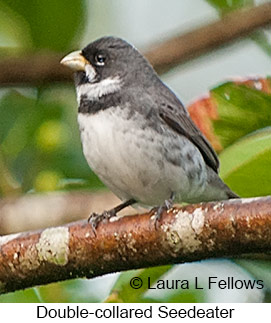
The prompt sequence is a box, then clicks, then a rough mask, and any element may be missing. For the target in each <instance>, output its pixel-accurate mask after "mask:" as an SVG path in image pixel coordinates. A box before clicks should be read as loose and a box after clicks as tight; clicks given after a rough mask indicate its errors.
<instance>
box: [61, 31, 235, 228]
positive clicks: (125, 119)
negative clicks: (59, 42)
mask: <svg viewBox="0 0 271 323" xmlns="http://www.w3.org/2000/svg"><path fill="white" fill-rule="evenodd" d="M61 63H62V64H63V65H66V66H68V67H70V68H71V69H72V70H74V71H75V72H76V73H75V87H76V92H77V101H78V123H79V128H80V133H81V141H82V146H83V151H84V155H85V157H86V160H87V162H88V164H89V166H90V167H91V169H92V170H93V171H94V172H95V173H96V174H97V175H98V176H99V178H100V179H101V180H102V181H103V182H104V184H105V185H107V186H108V187H109V188H110V189H111V190H112V191H113V192H114V193H115V194H116V195H117V196H118V197H119V198H120V199H121V200H122V201H123V203H122V204H120V205H118V206H117V207H115V208H114V209H112V210H109V211H104V212H103V213H102V214H96V213H93V214H92V215H91V217H90V222H91V223H92V225H93V227H94V228H95V227H96V226H97V225H98V223H99V222H100V221H101V220H103V219H105V218H107V219H108V218H110V217H111V216H115V215H116V213H117V212H118V211H120V210H121V209H123V208H124V207H126V206H128V205H132V204H134V203H140V204H142V205H145V206H160V207H158V209H157V220H159V216H160V215H161V213H162V211H163V210H164V209H168V208H170V207H171V206H172V203H173V202H174V201H177V202H189V203H194V202H202V201H215V200H223V199H230V198H237V197H238V196H237V195H236V194H235V193H233V192H232V191H231V190H230V189H229V187H228V186H227V185H226V184H225V183H224V182H223V181H222V180H221V179H220V178H219V176H218V168H219V161H218V158H217V155H216V153H215V152H214V150H213V148H212V147H211V145H210V144H209V142H208V141H207V139H206V138H205V137H204V136H203V134H202V133H201V132H200V130H199V129H198V128H197V127H196V126H195V124H194V123H193V121H192V120H191V118H190V117H189V114H188V112H187V111H186V109H185V108H184V106H183V105H182V103H181V102H180V100H179V99H178V98H177V96H176V95H175V94H174V93H173V92H172V91H171V90H170V89H169V88H168V87H167V86H166V85H165V84H164V83H163V82H162V81H161V79H160V78H159V77H158V75H157V74H156V72H155V71H154V70H153V68H152V66H151V65H150V64H149V62H148V61H147V60H146V59H145V58H144V57H143V56H142V55H141V54H140V53H139V52H138V50H137V49H136V48H135V47H133V46H132V45H131V44H129V43H127V42H126V41H124V40H122V39H120V38H115V37H103V38H100V39H98V40H96V41H94V42H92V43H90V44H89V45H88V46H86V47H85V48H84V49H83V50H81V51H76V52H72V53H70V54H68V55H67V56H65V57H64V58H63V59H62V61H61Z"/></svg>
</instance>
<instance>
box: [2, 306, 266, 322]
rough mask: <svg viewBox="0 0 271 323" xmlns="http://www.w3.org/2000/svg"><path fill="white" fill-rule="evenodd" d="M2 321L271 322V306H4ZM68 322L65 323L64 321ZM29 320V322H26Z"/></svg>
mask: <svg viewBox="0 0 271 323" xmlns="http://www.w3.org/2000/svg"><path fill="white" fill-rule="evenodd" d="M0 311H1V321H3V322H5V321H12V322H13V321H14V322H15V320H17V321H18V322H20V321H23V322H28V323H32V322H63V321H65V322H67V320H70V321H73V320H76V321H78V320H79V321H80V322H105V321H106V320H110V322H120V321H122V320H123V321H124V322H125V320H127V319H129V320H132V322H136V321H138V320H144V321H145V320H146V321H148V322H151V321H154V320H155V321H165V320H166V321H168V320H171V321H175V322H178V320H180V319H181V320H182V321H183V322H188V321H193V322H198V321H199V322H205V321H212V322H214V319H215V322H216V321H217V320H221V321H223V320H224V321H229V320H230V321H231V322H238V323H240V322H241V321H246V320H249V321H250V322H251V321H256V320H257V321H258V322H261V323H263V322H270V304H236V303H233V304H223V303H222V304H180V303H178V304H177V303H152V304H146V303H143V304H140V303H137V304H130V303H127V304H119V303H118V304H104V303H102V304H100V303H91V304H85V303H84V304H83V303H82V304H74V303H73V304H55V303H54V304H51V303H50V304H49V303H48V304H46V303H36V304H0ZM63 319H64V320H63ZM26 320H27V321H26Z"/></svg>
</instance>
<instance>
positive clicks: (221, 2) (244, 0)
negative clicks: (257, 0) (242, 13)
mask: <svg viewBox="0 0 271 323" xmlns="http://www.w3.org/2000/svg"><path fill="white" fill-rule="evenodd" d="M206 1H207V2H208V3H209V4H210V5H211V6H213V7H214V8H215V9H216V10H217V11H218V12H219V13H220V14H222V15H223V14H226V13H228V12H231V11H234V10H238V9H242V8H244V7H247V6H253V3H254V1H253V0H231V1H228V0H206Z"/></svg>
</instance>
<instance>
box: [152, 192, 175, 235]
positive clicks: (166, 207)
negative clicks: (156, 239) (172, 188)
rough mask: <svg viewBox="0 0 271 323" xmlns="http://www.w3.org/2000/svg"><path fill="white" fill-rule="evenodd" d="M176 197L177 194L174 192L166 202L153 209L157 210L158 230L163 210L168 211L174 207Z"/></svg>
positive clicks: (155, 220)
mask: <svg viewBox="0 0 271 323" xmlns="http://www.w3.org/2000/svg"><path fill="white" fill-rule="evenodd" d="M174 198H175V194H174V193H172V194H171V196H170V198H169V199H168V200H165V202H164V203H163V204H162V205H160V206H158V207H155V208H153V209H152V210H153V211H155V216H154V226H155V229H156V230H157V229H158V222H159V221H160V220H161V216H162V214H163V212H164V211H168V210H170V209H171V208H172V206H173V201H174Z"/></svg>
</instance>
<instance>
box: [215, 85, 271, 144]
mask: <svg viewBox="0 0 271 323" xmlns="http://www.w3.org/2000/svg"><path fill="white" fill-rule="evenodd" d="M211 96H212V97H213V98H214V99H215V101H216V103H217V110H218V115H219V118H218V119H217V120H215V121H214V122H213V127H214V129H215V133H216V135H218V137H219V139H220V142H221V143H222V146H223V147H227V146H229V145H230V144H232V143H233V142H234V141H236V140H237V139H239V138H241V137H243V136H245V135H247V134H249V133H251V132H252V131H255V130H257V129H260V128H264V127H268V126H270V125H271V95H270V94H267V93H264V92H262V91H259V90H256V89H253V88H249V87H247V86H245V85H239V84H235V83H231V82H229V83H225V84H223V85H221V86H219V87H217V88H215V89H213V90H212V91H211Z"/></svg>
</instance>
